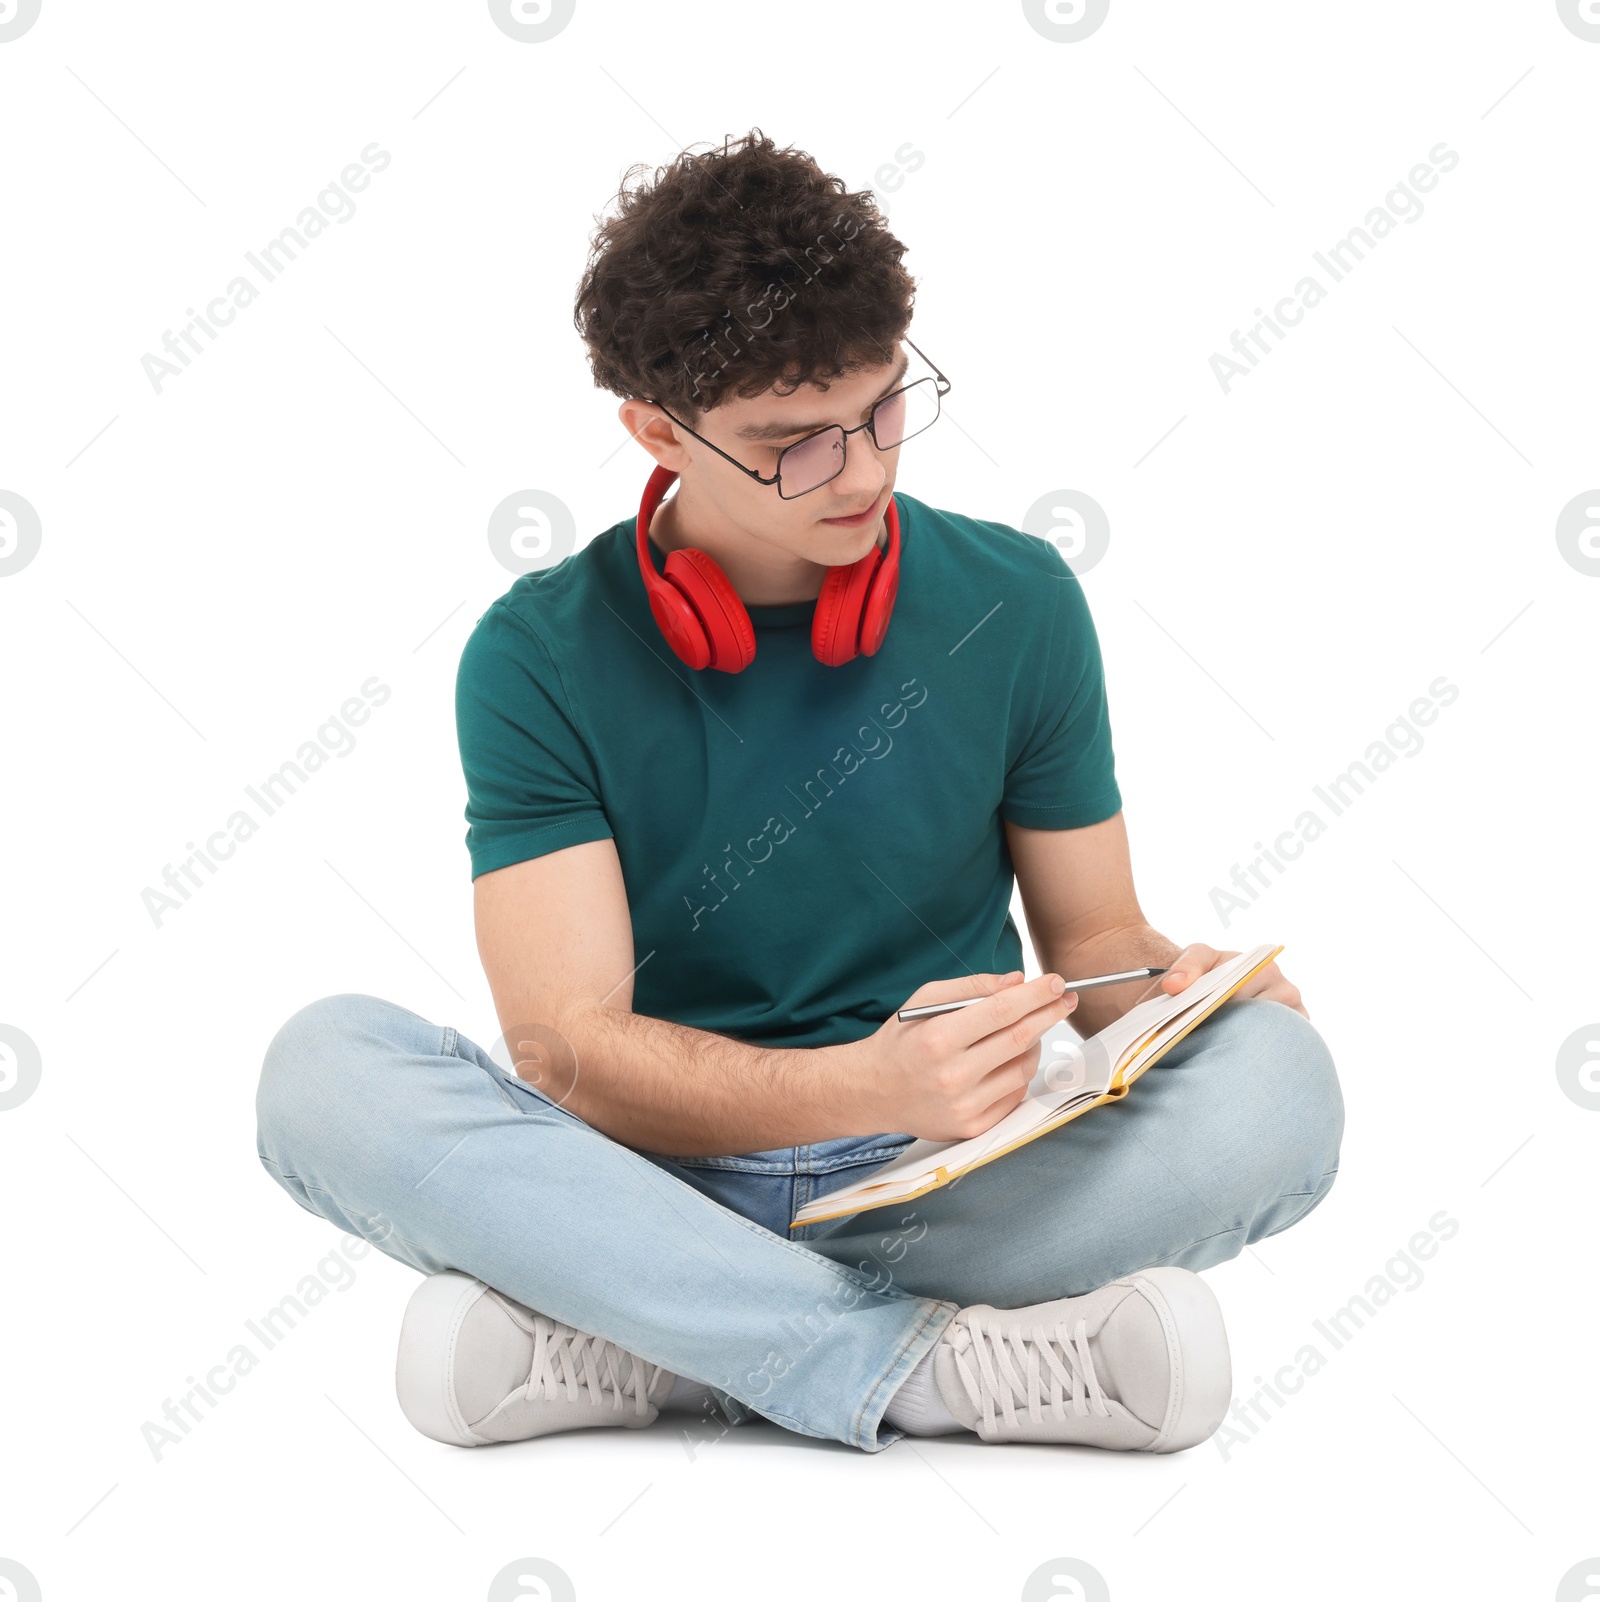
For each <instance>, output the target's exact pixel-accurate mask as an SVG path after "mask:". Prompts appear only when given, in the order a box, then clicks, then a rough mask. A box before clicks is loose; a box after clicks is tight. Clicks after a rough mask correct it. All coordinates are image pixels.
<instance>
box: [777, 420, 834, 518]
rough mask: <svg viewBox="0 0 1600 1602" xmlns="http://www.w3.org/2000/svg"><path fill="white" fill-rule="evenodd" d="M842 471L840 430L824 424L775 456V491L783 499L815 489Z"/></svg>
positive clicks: (792, 497) (791, 498)
mask: <svg viewBox="0 0 1600 1602" xmlns="http://www.w3.org/2000/svg"><path fill="white" fill-rule="evenodd" d="M843 471H844V430H843V429H842V428H839V427H837V426H835V427H833V428H825V429H823V431H822V432H821V433H820V434H813V435H812V436H811V438H810V439H803V440H801V441H800V443H799V444H798V445H791V446H790V447H789V448H788V450H786V451H785V452H784V453H783V455H782V456H780V457H779V458H778V493H779V494H780V495H781V496H783V498H784V499H785V500H793V499H794V497H795V496H796V495H804V494H805V493H806V492H807V491H808V490H814V489H817V488H818V487H819V486H821V485H823V484H826V483H827V482H828V480H829V479H830V478H837V477H838V476H839V475H840V473H842V472H843Z"/></svg>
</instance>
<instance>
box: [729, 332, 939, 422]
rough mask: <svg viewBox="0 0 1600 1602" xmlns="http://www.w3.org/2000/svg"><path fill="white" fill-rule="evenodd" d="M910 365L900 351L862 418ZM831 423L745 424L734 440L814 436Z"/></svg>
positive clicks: (896, 384)
mask: <svg viewBox="0 0 1600 1602" xmlns="http://www.w3.org/2000/svg"><path fill="white" fill-rule="evenodd" d="M910 365H911V354H910V352H909V351H901V352H900V360H899V363H898V364H897V365H896V367H895V370H894V375H893V377H891V378H890V380H889V382H888V383H887V384H885V385H884V386H883V388H882V389H881V390H880V391H879V392H878V393H877V395H875V396H874V397H873V400H872V403H871V405H869V406H868V407H867V408H866V411H864V412H863V414H862V415H863V416H865V415H866V412H870V411H871V410H872V407H873V406H876V405H877V404H878V402H879V401H881V400H882V399H883V397H884V396H885V395H887V394H888V393H889V392H890V391H891V390H894V389H898V388H899V386H900V380H901V379H902V378H904V377H905V376H906V369H907V368H908V367H909V366H910ZM832 421H833V419H832V418H831V417H823V418H819V419H818V420H817V421H816V422H814V423H788V422H784V423H746V424H745V425H744V427H743V428H739V429H735V430H734V437H735V438H736V439H749V440H773V439H789V438H791V437H792V436H794V435H798V434H814V433H816V431H817V430H818V429H819V428H826V427H827V426H828V425H829V424H830V423H831V422H832Z"/></svg>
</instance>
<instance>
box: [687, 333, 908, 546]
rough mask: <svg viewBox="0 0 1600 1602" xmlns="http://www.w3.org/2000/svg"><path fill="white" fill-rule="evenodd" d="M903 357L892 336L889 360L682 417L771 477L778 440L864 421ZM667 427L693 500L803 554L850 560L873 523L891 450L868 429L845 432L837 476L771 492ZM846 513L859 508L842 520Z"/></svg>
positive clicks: (882, 500)
mask: <svg viewBox="0 0 1600 1602" xmlns="http://www.w3.org/2000/svg"><path fill="white" fill-rule="evenodd" d="M908 365H909V362H908V357H907V354H906V351H905V349H904V347H902V346H899V345H896V347H895V350H894V355H893V358H892V359H891V360H889V361H887V362H884V363H883V364H882V365H881V366H878V367H872V368H862V369H859V370H857V371H856V372H854V373H850V374H846V375H845V376H843V377H840V378H835V379H833V380H831V381H830V383H829V386H828V388H827V389H826V390H823V389H820V388H818V387H817V386H816V385H814V384H805V385H802V386H801V387H800V388H799V389H798V390H796V391H795V392H794V393H793V394H791V395H779V394H777V393H775V392H774V391H773V390H770V389H769V390H767V391H766V392H765V393H763V394H761V395H757V396H755V397H753V398H752V399H749V400H742V399H738V398H735V399H732V400H729V401H727V402H725V403H724V404H723V405H721V406H718V407H717V408H716V409H715V410H713V411H710V412H706V413H705V414H704V415H703V416H702V417H701V419H700V420H699V421H698V422H695V421H694V419H692V418H691V419H689V421H690V422H691V423H692V424H693V426H694V427H695V429H696V430H697V432H699V433H701V434H704V435H705V437H706V438H707V439H709V440H712V441H714V442H715V443H716V444H717V445H719V446H720V447H721V448H722V449H723V450H725V451H726V452H727V453H728V454H729V455H730V456H732V457H733V458H734V459H735V460H736V461H739V462H741V463H743V464H744V466H746V467H749V468H753V469H754V470H755V471H756V472H758V473H760V474H761V476H762V477H763V478H770V477H771V476H772V475H773V474H774V473H776V472H777V470H778V458H779V456H780V455H781V454H782V452H783V449H784V447H785V446H787V445H792V444H794V443H795V442H796V441H797V440H801V439H804V438H805V436H806V435H808V434H813V433H815V432H816V431H817V430H818V429H819V428H822V427H825V426H826V425H828V424H830V423H838V424H840V425H841V426H842V427H844V428H846V429H851V428H856V427H858V426H859V425H860V424H862V423H864V422H866V420H867V418H868V417H869V415H870V414H871V411H872V407H873V405H874V404H875V403H876V402H877V401H879V400H881V399H882V398H883V396H885V395H887V394H889V393H890V392H891V391H893V390H896V389H898V388H900V387H901V385H902V384H903V383H904V382H905V373H906V369H907V367H908ZM676 432H677V435H678V439H679V441H680V442H681V444H682V448H683V451H684V453H685V454H686V456H687V458H688V461H687V464H686V465H685V466H684V467H683V468H681V469H680V471H681V472H682V474H683V478H684V482H685V484H687V482H688V481H689V479H690V478H691V477H692V478H693V481H694V499H695V501H696V503H697V504H698V505H699V506H701V507H705V506H707V505H709V506H711V507H714V508H715V509H716V512H717V513H718V514H719V515H720V517H721V518H722V519H724V520H725V521H726V522H728V523H730V524H732V525H733V526H735V527H737V528H738V529H740V530H741V531H743V532H744V533H746V534H748V535H749V536H750V537H751V538H752V539H755V540H759V541H761V542H762V543H764V544H767V545H770V546H776V547H778V548H779V549H781V550H783V551H784V552H786V553H788V554H789V555H791V556H794V557H798V558H800V559H802V560H804V561H808V562H816V563H819V564H821V565H822V566H824V567H838V566H840V565H842V564H844V563H847V562H855V561H859V560H860V558H861V557H863V556H865V555H866V554H867V552H868V551H869V550H871V548H872V546H873V544H874V543H875V542H876V541H877V540H878V538H879V536H880V534H881V533H882V530H883V518H884V513H885V512H886V511H887V510H888V506H889V496H890V493H891V492H892V490H893V489H894V477H895V469H896V467H897V466H898V465H899V459H900V453H899V450H898V449H895V450H888V451H880V450H879V449H878V448H877V447H876V446H875V445H874V444H873V443H872V438H871V434H870V432H869V431H868V430H865V429H863V430H862V431H861V432H860V433H859V434H852V435H851V436H850V438H849V440H848V441H847V444H846V451H845V465H844V470H843V471H842V472H841V473H840V474H839V476H838V477H837V478H834V479H830V480H829V481H828V482H827V483H826V484H823V485H821V486H820V487H819V488H817V489H814V490H811V491H809V492H808V493H806V494H804V495H799V496H794V497H793V498H791V499H784V498H783V497H782V496H780V495H779V494H778V488H777V486H776V485H774V484H758V483H757V482H756V481H755V480H754V479H753V478H750V477H749V476H748V475H746V474H744V473H741V472H739V471H738V469H737V468H735V467H734V465H733V463H732V462H729V461H725V460H724V459H723V458H722V457H720V456H718V455H717V453H716V452H715V451H713V450H711V449H709V448H708V447H707V446H705V445H704V444H702V443H701V442H700V441H699V440H697V439H695V438H694V437H693V436H692V435H689V434H685V433H684V432H683V431H682V430H681V429H680V430H677V431H676ZM668 465H672V464H671V463H669V464H668ZM785 487H786V488H787V487H788V486H787V485H786V486H785ZM852 513H859V514H864V515H863V516H861V517H859V518H858V519H855V520H851V514H852Z"/></svg>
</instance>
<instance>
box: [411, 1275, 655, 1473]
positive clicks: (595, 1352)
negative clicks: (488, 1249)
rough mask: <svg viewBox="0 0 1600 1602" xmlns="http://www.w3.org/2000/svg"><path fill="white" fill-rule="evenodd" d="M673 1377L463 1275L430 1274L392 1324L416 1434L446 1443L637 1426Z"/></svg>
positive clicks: (648, 1418)
mask: <svg viewBox="0 0 1600 1602" xmlns="http://www.w3.org/2000/svg"><path fill="white" fill-rule="evenodd" d="M675 1378H676V1376H675V1375H673V1374H672V1373H671V1372H670V1371H669V1370H667V1369H664V1368H662V1367H660V1366H659V1365H658V1364H654V1363H646V1362H645V1361H644V1360H643V1359H642V1358H638V1357H635V1356H634V1355H633V1353H632V1352H625V1351H624V1350H623V1349H622V1348H621V1347H620V1346H617V1345H615V1344H614V1343H613V1342H611V1341H605V1340H601V1339H600V1337H599V1336H598V1335H586V1334H584V1333H583V1331H582V1330H578V1329H574V1328H573V1327H572V1326H571V1325H570V1324H563V1323H561V1322H559V1321H558V1320H557V1319H553V1318H546V1317H545V1316H544V1314H543V1313H534V1312H530V1311H529V1310H528V1309H527V1308H526V1307H522V1306H520V1305H519V1304H518V1303H516V1302H513V1301H511V1300H510V1299H509V1298H508V1297H505V1296H502V1295H501V1294H500V1293H499V1292H498V1291H496V1290H493V1289H491V1288H490V1287H489V1286H488V1285H485V1284H484V1283H483V1281H482V1280H478V1279H473V1278H471V1277H470V1276H468V1275H466V1274H458V1273H455V1272H446V1273H443V1274H430V1275H429V1276H428V1278H427V1279H425V1280H424V1281H423V1282H422V1283H421V1284H420V1285H419V1286H418V1287H417V1289H416V1290H415V1291H414V1292H413V1293H412V1297H411V1300H410V1301H409V1302H408V1303H407V1304H406V1312H405V1318H404V1320H403V1321H402V1323H401V1326H400V1353H399V1357H398V1359H397V1361H396V1363H395V1394H396V1395H397V1396H398V1397H399V1398H400V1410H401V1412H403V1413H404V1414H405V1416H406V1417H407V1418H408V1419H409V1420H410V1421H411V1422H412V1424H414V1425H415V1426H416V1427H417V1428H418V1429H419V1430H421V1431H422V1433H423V1434H424V1435H427V1436H430V1437H431V1438H432V1439H433V1440H436V1441H443V1442H445V1443H446V1444H447V1445H449V1446H486V1445H488V1444H489V1443H490V1442H492V1441H525V1440H530V1439H532V1437H534V1436H536V1435H549V1434H552V1433H554V1432H555V1431H557V1430H581V1429H590V1428H593V1427H594V1426H596V1425H600V1424H620V1425H622V1426H623V1427H624V1428H626V1429H642V1428H643V1427H644V1426H645V1425H646V1424H651V1423H653V1422H654V1421H655V1419H656V1416H657V1414H658V1412H659V1411H660V1409H659V1408H658V1406H657V1405H656V1404H657V1403H659V1402H661V1401H662V1400H664V1399H665V1397H666V1395H667V1393H668V1392H669V1391H671V1389H672V1386H673V1382H674V1380H675Z"/></svg>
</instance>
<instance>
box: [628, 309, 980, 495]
mask: <svg viewBox="0 0 1600 1602" xmlns="http://www.w3.org/2000/svg"><path fill="white" fill-rule="evenodd" d="M906 344H908V345H911V348H912V350H914V351H916V352H917V355H918V356H921V357H922V359H923V361H925V362H927V364H928V366H929V367H931V368H933V379H934V383H935V385H936V393H935V400H936V401H942V400H943V399H944V397H945V396H946V395H948V394H949V393H950V380H949V379H948V378H946V377H945V376H944V374H943V373H941V372H940V371H939V369H938V368H937V367H935V366H934V364H933V362H932V361H931V360H930V359H929V358H928V357H927V356H925V355H923V353H922V351H920V350H917V347H916V346H915V345H914V344H912V342H911V341H910V340H909V339H907V340H906ZM927 381H928V380H927V379H926V378H917V379H913V380H912V382H911V383H909V384H902V385H901V386H900V388H899V389H892V390H890V391H889V393H888V394H887V395H880V396H879V397H878V399H877V400H876V401H874V402H873V404H872V414H871V416H869V417H868V418H867V420H866V422H864V423H858V424H857V425H856V426H855V427H854V428H846V427H845V426H844V425H843V424H842V423H829V424H827V425H826V426H825V427H822V428H818V429H814V430H813V431H812V432H811V433H809V434H807V435H806V436H805V438H804V439H797V440H796V441H795V442H794V443H793V444H792V445H785V446H784V448H783V451H782V453H781V454H780V455H779V457H778V463H777V471H776V472H774V473H773V475H772V477H771V478H763V477H762V476H761V474H760V473H759V472H757V471H756V469H755V468H753V467H746V466H745V465H744V463H743V462H741V461H740V460H739V458H738V457H737V456H730V455H728V453H727V451H725V450H723V448H722V447H721V446H720V445H718V444H717V443H716V442H715V441H713V440H709V439H707V438H706V437H705V435H704V434H696V433H695V431H694V430H693V429H692V428H690V427H689V425H688V424H687V423H686V422H684V421H683V419H682V418H680V417H673V416H672V413H671V412H668V411H667V409H666V407H665V406H662V405H661V402H660V401H653V402H652V403H651V404H652V405H654V406H657V407H660V409H661V411H663V412H665V413H666V415H667V416H668V417H671V418H672V421H673V422H674V423H676V424H677V425H678V427H679V428H681V429H683V431H684V432H685V433H687V434H693V435H694V437H695V438H696V439H697V440H699V441H700V443H701V444H702V445H709V446H710V447H711V449H712V450H714V451H715V452H716V453H717V455H718V456H721V457H724V458H726V460H728V461H730V462H732V463H733V465H734V466H735V467H737V468H738V469H739V471H740V472H741V473H744V474H747V475H748V476H749V477H751V478H753V479H754V480H755V481H756V483H758V484H776V485H777V486H778V497H779V499H780V500H785V501H797V500H799V499H800V496H801V495H810V494H812V493H813V492H814V491H816V490H819V489H822V488H823V487H824V486H825V485H828V484H831V483H832V482H833V480H834V479H835V478H837V477H838V476H839V473H842V472H843V471H844V469H845V460H846V458H847V457H848V455H849V451H850V436H851V435H852V434H860V433H862V432H863V431H865V432H866V433H867V434H868V435H869V436H870V438H871V440H872V445H873V449H874V450H878V451H883V450H884V449H885V447H884V446H882V445H880V444H879V443H878V435H877V431H876V430H875V429H874V428H873V426H872V425H873V421H874V419H875V418H876V417H877V415H878V408H879V407H880V406H882V405H883V403H884V402H885V401H891V400H893V399H894V398H895V396H896V395H903V394H904V393H905V392H906V391H907V390H908V389H914V388H915V387H916V386H917V385H918V384H925V383H927ZM940 411H941V412H942V411H943V408H942V407H941V408H940ZM938 420H939V413H936V414H935V415H934V420H933V421H934V422H935V423H936V422H938ZM932 426H933V423H930V424H928V427H927V428H919V429H918V430H917V434H925V433H927V431H928V428H931V427H932ZM835 430H837V431H838V432H839V433H840V434H842V435H843V436H844V448H843V450H842V451H841V452H840V455H839V473H835V474H834V475H833V477H832V478H825V479H823V481H822V483H821V484H813V485H812V486H811V488H810V489H804V490H801V491H800V494H799V495H785V494H784V493H783V458H784V457H785V456H787V455H788V454H789V452H790V451H792V450H797V449H799V447H800V446H802V445H809V444H810V443H811V441H812V440H814V439H816V438H817V436H818V435H819V434H828V433H832V432H834V431H835ZM909 437H910V438H911V439H915V438H916V437H917V435H916V434H912V435H910V436H909ZM904 444H905V440H901V441H900V443H899V444H898V445H890V446H888V447H887V449H888V450H892V451H897V450H899V449H900V446H901V445H904Z"/></svg>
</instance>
